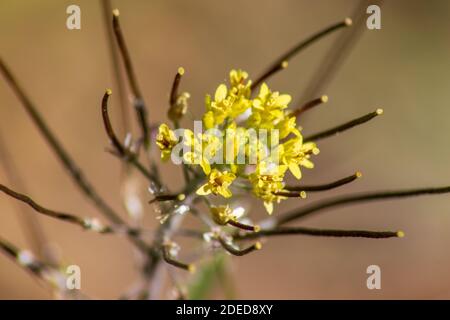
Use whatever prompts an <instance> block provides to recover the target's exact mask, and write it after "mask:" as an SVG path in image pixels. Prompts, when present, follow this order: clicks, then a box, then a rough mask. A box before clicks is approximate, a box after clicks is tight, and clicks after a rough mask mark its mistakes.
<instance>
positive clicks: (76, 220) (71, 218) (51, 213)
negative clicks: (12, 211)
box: [0, 184, 86, 229]
mask: <svg viewBox="0 0 450 320" xmlns="http://www.w3.org/2000/svg"><path fill="white" fill-rule="evenodd" d="M0 191H2V192H4V193H5V194H7V195H9V196H10V197H13V198H15V199H17V200H19V201H22V202H24V203H26V204H28V205H29V206H30V207H32V208H33V209H34V210H35V211H36V212H39V213H41V214H43V215H45V216H48V217H52V218H55V219H58V220H63V221H66V222H69V223H73V224H76V225H78V226H80V227H82V228H83V229H86V225H85V220H84V219H82V218H80V217H78V216H76V215H72V214H69V213H65V212H60V211H55V210H51V209H47V208H45V207H43V206H41V205H39V204H38V203H36V202H35V201H34V200H33V199H31V198H30V197H28V196H26V195H24V194H22V193H19V192H16V191H14V190H11V189H10V188H8V187H6V186H4V185H3V184H0Z"/></svg>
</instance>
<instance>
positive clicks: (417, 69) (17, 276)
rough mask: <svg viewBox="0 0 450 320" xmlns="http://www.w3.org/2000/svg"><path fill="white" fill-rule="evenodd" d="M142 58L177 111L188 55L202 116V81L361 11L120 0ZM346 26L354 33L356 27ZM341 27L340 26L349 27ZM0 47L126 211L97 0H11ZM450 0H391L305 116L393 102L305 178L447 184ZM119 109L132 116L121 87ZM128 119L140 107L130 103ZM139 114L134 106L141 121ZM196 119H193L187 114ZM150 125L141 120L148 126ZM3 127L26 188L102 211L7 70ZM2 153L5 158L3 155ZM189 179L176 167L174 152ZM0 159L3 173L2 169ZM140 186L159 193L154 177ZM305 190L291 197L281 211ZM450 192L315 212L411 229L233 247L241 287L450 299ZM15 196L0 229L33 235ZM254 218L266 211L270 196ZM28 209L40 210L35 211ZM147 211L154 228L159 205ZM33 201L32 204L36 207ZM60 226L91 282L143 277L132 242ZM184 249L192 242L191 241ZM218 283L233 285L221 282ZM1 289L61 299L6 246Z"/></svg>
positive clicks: (244, 294) (92, 288) (188, 79)
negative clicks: (372, 285)
mask: <svg viewBox="0 0 450 320" xmlns="http://www.w3.org/2000/svg"><path fill="white" fill-rule="evenodd" d="M113 3H114V6H115V7H117V8H119V9H120V11H121V22H122V26H123V29H124V33H125V36H126V40H127V42H128V46H129V49H130V51H131V55H132V58H133V61H134V64H135V67H136V69H137V76H138V79H139V81H140V82H141V87H142V89H143V91H144V96H145V99H146V101H147V103H148V105H149V107H150V118H151V120H152V121H154V122H157V121H167V118H166V116H165V113H166V108H167V99H168V94H169V91H170V87H171V83H172V80H173V76H174V74H175V72H176V70H177V68H178V67H179V66H183V67H184V68H185V69H186V75H185V77H184V78H183V82H182V89H183V90H187V91H189V92H190V93H191V96H192V99H191V100H190V102H191V103H190V105H191V111H192V113H193V114H194V115H195V116H196V117H200V115H201V113H202V110H203V108H204V106H203V99H204V95H205V93H212V92H214V90H215V88H216V86H217V85H218V84H219V83H220V82H222V81H224V79H225V78H226V77H227V74H228V71H229V70H230V69H231V68H242V69H245V70H247V71H248V72H249V74H250V76H256V75H259V73H260V72H261V71H262V70H263V69H264V68H265V67H266V66H267V65H268V64H269V63H270V62H272V61H273V59H275V58H276V57H277V56H278V55H279V54H281V53H282V52H284V51H285V50H286V49H288V48H290V47H291V46H292V45H294V44H295V43H296V42H297V41H299V40H300V39H302V38H305V37H306V36H308V35H310V34H312V33H313V32H316V31H317V30H319V29H321V28H323V27H325V26H328V25H329V24H331V23H334V22H336V21H340V20H341V19H342V18H344V17H346V16H348V15H349V14H351V12H352V11H353V10H354V8H355V6H356V5H357V4H358V1H351V0H348V1H347V0H338V1H331V0H327V1H325V0H320V1H299V0H281V1H274V0H272V1H269V0H253V1H237V0H228V1H205V0H191V1H182V0H178V1H163V0H152V1H143V0H142V1H138V0H132V1H113ZM70 4H77V5H79V6H80V7H81V21H82V22H81V30H74V31H70V30H67V28H66V24H65V23H66V18H67V14H66V8H67V6H68V5H70ZM344 32H345V31H344ZM339 33H340V32H339ZM337 36H338V34H336V35H332V36H330V37H327V38H326V39H325V40H323V41H321V42H320V43H317V44H315V45H314V46H313V47H311V48H309V49H308V50H307V51H305V52H304V53H302V54H301V55H300V56H298V57H296V58H295V59H294V60H292V61H291V62H290V64H289V68H288V69H287V70H285V71H283V72H280V73H279V74H277V75H276V76H275V77H273V78H272V79H271V80H270V81H269V84H270V86H271V88H273V89H274V90H279V91H281V92H285V93H290V94H291V95H292V96H293V98H294V101H298V99H299V98H300V97H301V96H302V93H303V90H304V88H305V87H306V86H307V84H308V81H309V80H310V79H311V78H312V77H313V76H314V74H315V72H316V70H317V68H318V67H319V64H320V63H321V61H322V57H323V56H324V55H325V54H326V52H328V50H330V49H332V48H331V46H332V45H333V43H334V40H335V39H336V37H337ZM0 39H1V41H0V56H1V57H2V58H3V59H4V60H5V61H6V63H7V64H8V65H9V66H10V67H11V68H12V70H13V71H14V72H15V74H16V75H17V77H18V78H19V79H20V81H21V82H22V84H23V86H24V87H25V89H26V91H27V92H28V93H29V95H30V96H31V97H32V99H33V100H34V101H35V102H36V104H37V105H38V107H39V109H40V110H41V111H42V113H43V115H45V117H46V119H47V121H48V122H49V124H50V126H51V128H52V129H54V130H55V131H56V132H57V133H58V135H59V137H60V139H61V140H62V141H63V142H64V145H65V146H66V147H67V148H68V149H69V150H70V153H71V154H72V155H73V157H74V158H75V159H76V160H77V161H78V162H79V163H80V165H81V166H82V168H83V169H85V171H86V173H87V174H88V175H89V176H90V177H91V180H93V181H94V182H95V185H96V186H97V187H98V189H99V190H100V193H101V194H102V195H104V196H105V197H106V198H107V199H108V200H109V201H110V202H111V203H112V204H114V206H115V207H116V208H120V206H121V201H120V196H119V195H120V165H119V162H118V161H117V159H115V158H113V157H112V156H111V155H110V154H109V153H107V152H105V148H106V147H107V146H108V142H107V139H106V136H105V133H104V131H103V124H102V122H101V114H100V109H99V102H100V99H101V96H102V94H103V92H104V89H105V88H106V87H114V86H113V82H112V80H111V75H112V72H111V68H110V60H109V58H110V57H109V52H108V45H107V42H106V38H105V30H104V24H103V20H102V11H101V7H100V2H99V1H92V0H91V1H87V0H78V1H62V0H61V1H56V0H45V1H42V0H40V1H38V0H26V1H25V0H2V1H1V2H0ZM449 39H450V2H449V1H445V0H440V1H438V0H434V1H425V0H422V1H418V0H416V1H406V0H404V1H401V0H395V1H393V0H386V1H384V4H383V7H382V29H381V30H375V31H370V30H366V31H365V32H364V34H363V35H362V37H361V39H360V40H359V41H358V42H357V43H356V45H355V47H354V50H353V51H352V52H351V53H350V55H349V56H348V58H347V60H345V62H344V64H343V65H342V66H341V69H340V70H339V72H338V73H337V75H336V77H335V78H334V80H333V81H332V83H331V84H330V86H329V87H328V88H327V89H326V91H325V92H323V93H326V94H327V95H328V96H329V97H330V101H329V102H328V104H326V105H324V106H321V107H318V108H316V109H315V110H313V111H311V112H309V113H308V114H307V116H306V117H305V119H304V122H301V123H300V124H301V125H302V126H303V127H304V132H305V133H306V132H309V133H313V132H316V131H319V130H321V129H325V128H328V127H330V126H333V125H335V124H339V123H342V122H344V121H346V120H349V119H352V118H355V117H357V116H359V115H362V114H365V113H368V112H370V111H373V110H375V109H376V108H379V107H382V108H383V109H384V111H385V114H384V115H383V116H382V117H379V118H377V119H375V120H373V121H372V122H370V123H368V124H366V125H364V126H362V127H358V128H356V129H354V130H352V131H349V132H346V133H343V134H341V135H339V136H337V137H333V138H329V139H327V140H324V141H321V143H320V144H319V148H320V150H321V153H320V155H319V156H318V157H316V158H315V164H316V167H315V169H314V170H312V171H307V172H306V173H305V177H304V181H305V182H308V183H321V182H327V181H331V180H334V179H336V178H340V177H343V176H345V175H348V174H351V173H353V172H354V171H356V170H360V171H362V173H363V178H362V179H360V180H358V181H357V182H355V183H353V184H352V185H350V186H346V187H343V188H341V189H339V190H336V191H333V192H329V195H332V194H347V193H351V192H355V191H363V190H379V189H382V190H384V189H394V188H413V187H422V186H441V185H448V184H449V183H450V171H449V163H450V147H449V129H450V105H449V102H448V101H449V100H450V90H449V86H450V72H449V69H450V41H449ZM112 105H113V108H114V110H115V111H114V112H113V117H114V118H115V122H116V123H119V120H118V117H119V116H120V113H119V112H118V97H117V96H114V97H113V104H112ZM130 116H132V117H133V116H134V115H133V114H131V115H130ZM132 119H133V120H134V117H133V118H132ZM186 125H187V124H186ZM135 132H137V131H135ZM0 135H1V138H2V140H4V141H5V143H6V145H7V147H8V149H9V150H10V152H11V154H12V159H13V161H14V164H15V166H16V167H17V168H18V169H19V171H20V174H21V177H22V179H23V180H24V181H25V184H26V188H27V191H28V193H29V194H30V195H32V196H33V197H34V198H35V199H36V200H37V201H38V202H39V203H41V204H43V205H46V206H48V207H50V208H55V209H61V210H65V211H68V212H73V213H76V214H79V215H82V216H91V215H96V214H97V213H96V210H95V208H94V207H93V206H91V205H90V204H89V202H88V201H87V200H86V199H85V198H84V197H83V196H82V195H81V194H80V193H79V191H78V190H77V188H76V187H75V186H74V184H73V183H72V182H71V180H70V178H68V176H67V175H66V174H65V172H64V170H63V169H62V167H61V165H60V164H59V162H58V161H57V159H56V158H55V156H54V155H53V154H52V152H51V150H50V149H49V147H48V146H47V144H46V143H45V141H44V140H43V139H42V138H41V136H40V135H39V134H38V132H37V130H36V128H35V127H34V126H33V124H32V123H31V122H30V120H29V118H28V116H27V115H26V114H25V112H24V110H23V108H22V106H21V105H20V104H19V102H18V100H17V99H16V97H15V96H14V95H13V93H12V91H11V90H10V88H9V86H8V85H7V84H6V83H5V81H4V79H3V78H2V79H0ZM2 156H3V155H1V154H0V161H1V160H2ZM162 168H163V170H164V171H163V172H164V178H165V180H166V181H168V182H169V184H170V185H172V186H177V185H179V183H180V182H179V181H181V180H180V178H181V175H180V173H179V172H178V171H179V170H178V169H177V168H176V167H174V166H173V165H171V164H164V165H163V167H162ZM1 170H3V169H1V168H0V181H5V180H4V179H6V178H5V172H2V171H1ZM142 188H143V189H142V194H143V195H144V197H143V199H144V200H148V199H149V198H150V196H149V195H148V194H147V193H146V187H145V185H143V186H142ZM324 196H326V194H310V195H309V197H308V199H307V200H304V201H302V203H299V201H298V200H290V201H285V203H283V205H281V206H278V207H277V208H276V210H277V211H276V212H275V214H277V213H280V212H284V211H286V210H288V209H289V208H294V207H296V206H300V205H302V204H305V203H308V202H310V201H314V200H315V199H318V198H321V197H324ZM449 201H450V200H449V196H447V195H442V196H430V197H421V198H414V199H408V200H401V201H386V202H379V203H371V204H364V205H354V206H351V207H346V208H340V209H338V210H334V211H328V212H325V213H323V214H320V215H315V216H314V217H311V218H308V219H305V220H304V221H303V223H302V225H305V226H311V227H323V228H343V229H352V228H354V229H355V228H356V229H370V230H398V229H401V230H404V231H405V233H406V237H405V238H403V239H386V240H370V239H333V238H312V237H304V236H298V237H289V238H288V237H285V238H276V239H275V238H274V239H270V241H268V242H267V243H265V246H264V248H263V250H262V251H260V252H257V253H255V254H251V255H248V256H245V257H242V258H236V259H233V263H234V264H233V271H232V272H233V275H234V283H235V287H236V291H237V297H239V298H248V299H263V298H265V299H314V298H323V299H356V298H363V299H380V298H385V299H394V298H401V299H448V298H450V275H449V273H448V270H449V269H450V254H449V253H448V245H449V244H450V233H449V232H448V230H449V228H450V210H449V206H448V204H449ZM16 208H17V207H16V206H14V203H13V202H12V200H11V199H9V198H7V197H6V196H4V195H0V213H1V220H0V234H1V236H2V237H4V238H6V239H9V240H11V241H14V242H15V243H16V244H18V245H20V246H22V247H29V243H28V242H27V241H26V236H25V234H24V232H23V229H22V228H21V226H20V223H21V222H20V220H19V219H18V213H17V210H16ZM252 209H253V210H252V213H251V214H252V215H253V216H256V217H258V216H259V217H263V216H264V215H265V212H264V210H263V206H262V205H261V204H260V203H259V202H255V203H254V204H253V206H252ZM27 210H28V209H27ZM147 211H148V212H146V213H145V215H146V224H147V226H148V227H149V228H151V226H152V225H155V224H156V222H155V220H154V215H155V214H154V213H153V212H152V211H151V210H149V209H148V210H147ZM29 214H33V213H32V212H31V211H30V212H29ZM39 220H40V222H41V223H42V225H43V227H44V229H45V232H46V233H47V235H48V238H49V239H50V240H51V242H52V243H54V244H55V245H57V246H58V247H59V248H60V251H61V255H62V256H63V257H64V260H65V261H67V262H68V263H73V264H78V265H79V266H80V267H81V269H82V289H83V291H84V292H86V293H87V294H88V295H90V296H93V297H98V298H107V299H113V298H117V297H118V296H119V295H120V294H121V293H122V292H123V291H124V290H126V289H127V288H129V286H130V285H131V284H132V283H133V281H134V280H135V279H136V277H137V271H136V270H135V268H134V262H133V258H134V255H133V253H132V251H131V247H130V245H129V243H128V242H127V241H126V240H125V239H123V238H121V237H114V236H107V237H102V236H98V235H95V234H92V233H86V232H82V231H80V230H79V229H78V228H76V227H73V226H71V225H66V224H64V223H60V222H58V221H54V220H52V219H48V218H45V217H39ZM183 250H188V248H185V247H183ZM372 264H376V265H379V266H380V267H381V270H382V289H381V290H368V289H367V288H366V278H367V275H366V268H367V266H369V265H372ZM218 296H220V294H219V295H218ZM0 298H3V299H6V298H10V299H17V298H33V299H42V298H50V295H49V293H48V291H47V290H45V288H43V287H42V286H40V285H39V284H37V283H36V282H35V281H34V280H33V279H32V278H31V277H30V276H29V275H27V274H26V273H25V272H24V271H23V270H21V269H19V268H18V267H17V266H16V265H15V264H14V263H13V262H11V261H10V260H9V259H8V258H6V257H4V256H0Z"/></svg>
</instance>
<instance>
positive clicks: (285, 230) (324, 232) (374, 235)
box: [234, 227, 404, 240]
mask: <svg viewBox="0 0 450 320" xmlns="http://www.w3.org/2000/svg"><path fill="white" fill-rule="evenodd" d="M287 235H307V236H318V237H356V238H371V239H385V238H394V237H397V238H398V237H402V236H403V235H404V234H403V232H402V231H367V230H333V229H316V228H306V227H277V228H274V229H263V230H261V231H259V232H253V233H246V234H238V235H236V236H235V237H234V239H236V240H246V239H257V238H260V237H272V236H287Z"/></svg>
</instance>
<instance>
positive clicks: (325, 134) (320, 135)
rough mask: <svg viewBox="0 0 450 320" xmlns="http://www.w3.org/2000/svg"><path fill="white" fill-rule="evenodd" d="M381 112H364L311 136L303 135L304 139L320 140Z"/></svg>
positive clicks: (378, 110)
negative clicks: (359, 115) (364, 113)
mask: <svg viewBox="0 0 450 320" xmlns="http://www.w3.org/2000/svg"><path fill="white" fill-rule="evenodd" d="M382 114H383V109H377V110H375V111H374V112H371V113H368V114H366V115H364V116H362V117H359V118H356V119H353V120H351V121H348V122H346V123H344V124H341V125H339V126H337V127H334V128H331V129H328V130H325V131H322V132H319V133H316V134H313V135H311V136H306V137H304V141H305V142H308V141H317V140H320V139H324V138H328V137H330V136H333V135H335V134H338V133H341V132H343V131H346V130H349V129H351V128H353V127H356V126H358V125H360V124H363V123H366V122H368V121H370V120H372V119H373V118H375V117H377V116H379V115H382Z"/></svg>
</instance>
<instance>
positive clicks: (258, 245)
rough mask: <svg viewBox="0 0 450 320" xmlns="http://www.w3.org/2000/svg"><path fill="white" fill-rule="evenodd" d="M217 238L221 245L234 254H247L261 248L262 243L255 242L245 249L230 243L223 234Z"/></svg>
mask: <svg viewBox="0 0 450 320" xmlns="http://www.w3.org/2000/svg"><path fill="white" fill-rule="evenodd" d="M217 240H218V241H219V243H220V245H221V246H222V247H223V248H224V249H225V250H226V251H228V252H229V253H231V254H232V255H234V256H245V255H247V254H249V253H251V252H253V251H255V250H260V249H261V243H260V242H255V243H254V244H252V245H251V246H249V247H247V248H245V249H236V248H235V247H233V246H232V245H230V244H228V243H227V242H226V241H225V240H224V239H223V238H222V237H221V236H219V237H217Z"/></svg>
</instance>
